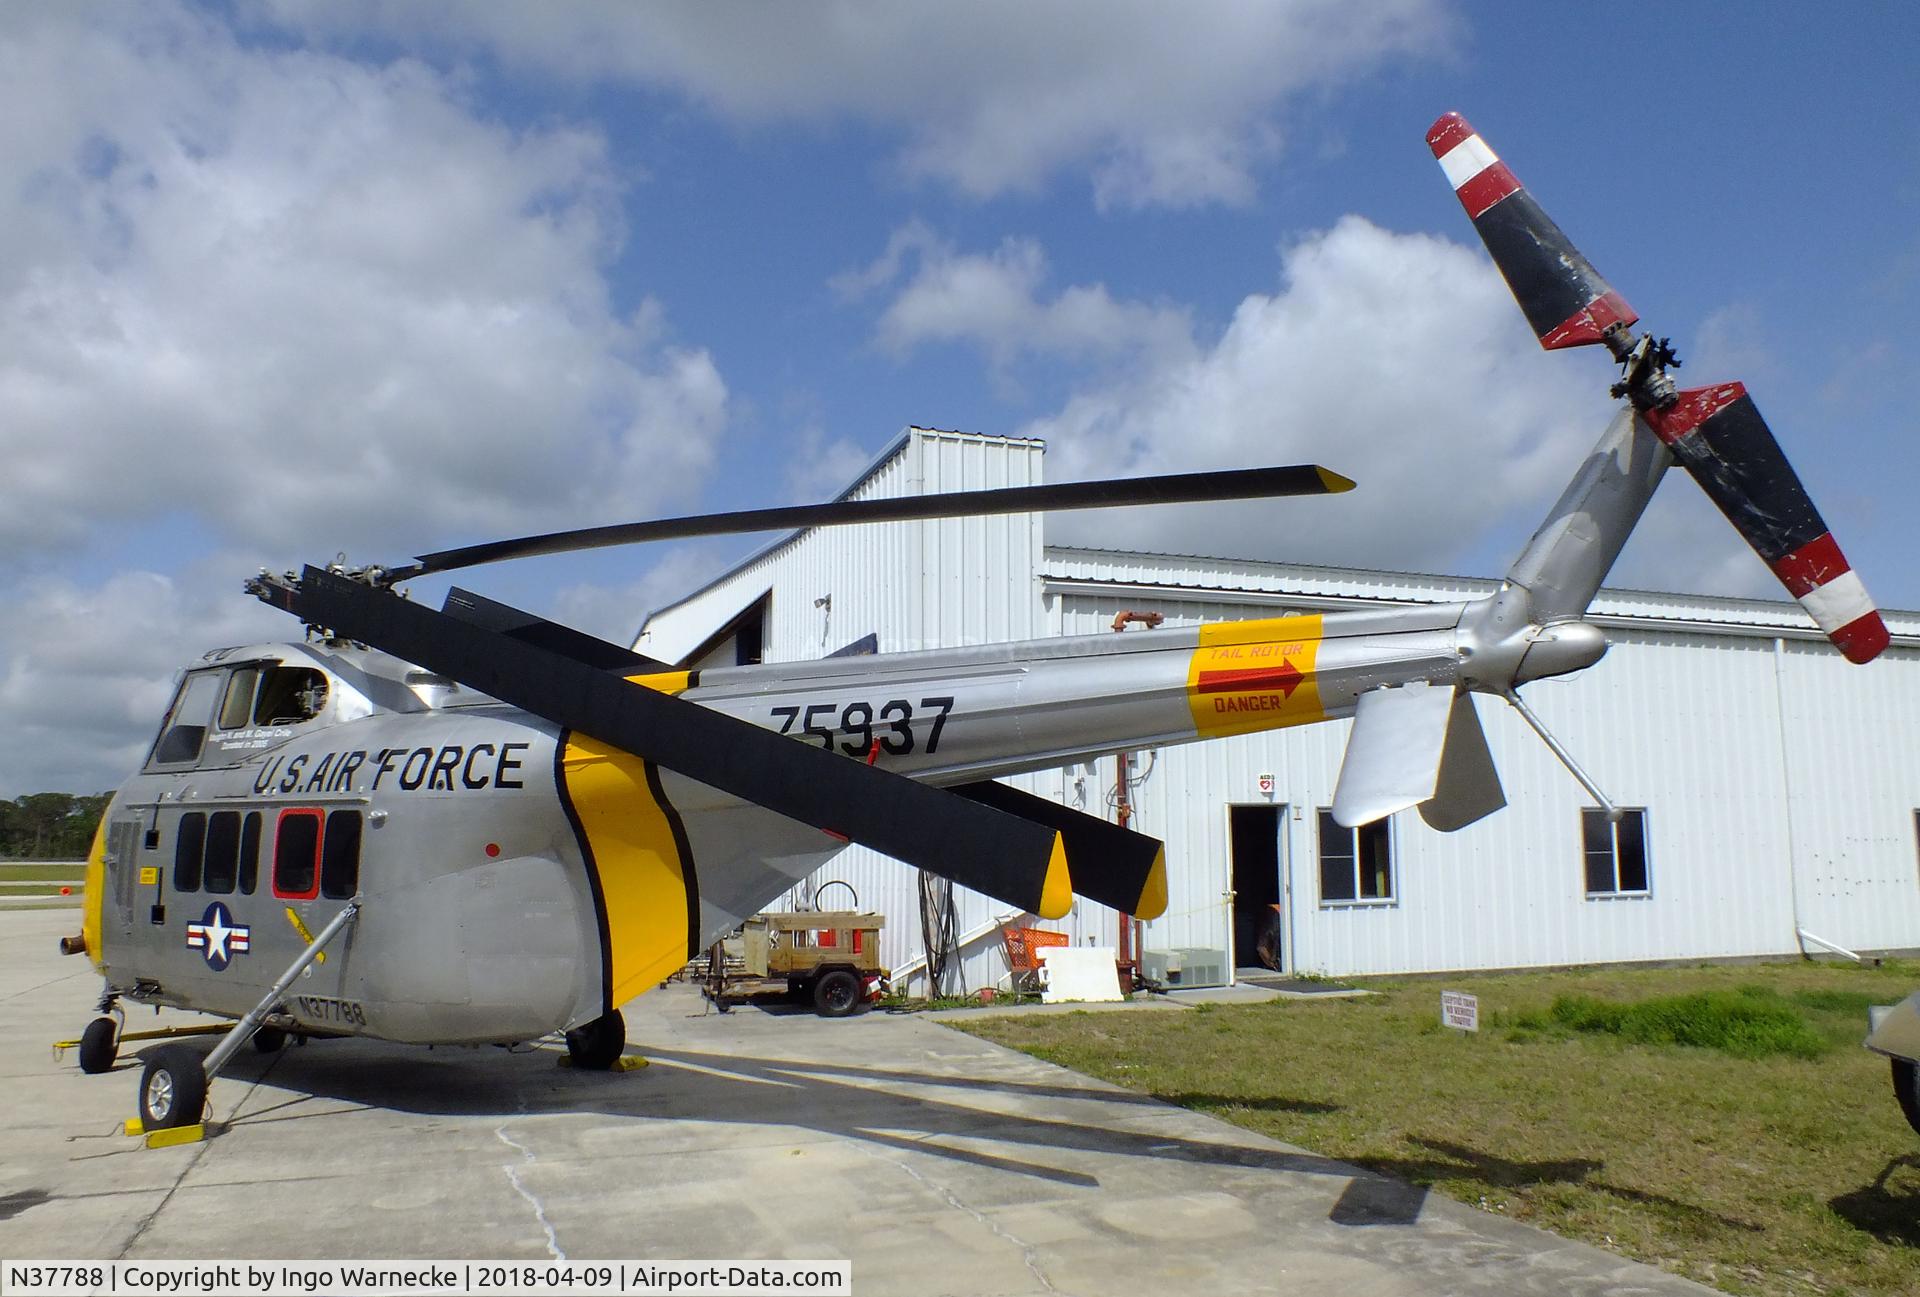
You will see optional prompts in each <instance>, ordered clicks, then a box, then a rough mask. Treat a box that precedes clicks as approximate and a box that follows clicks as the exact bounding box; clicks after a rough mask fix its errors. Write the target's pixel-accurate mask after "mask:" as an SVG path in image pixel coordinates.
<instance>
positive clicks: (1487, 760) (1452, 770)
mask: <svg viewBox="0 0 1920 1297" xmlns="http://www.w3.org/2000/svg"><path fill="white" fill-rule="evenodd" d="M1506 804H1507V795H1506V793H1505V791H1504V790H1502V789H1501V787H1500V772H1499V771H1498V770H1495V769H1494V766H1493V753H1492V752H1491V751H1489V750H1488V748H1487V734H1486V731H1485V730H1483V729H1481V728H1480V713H1479V712H1477V711H1475V710H1474V706H1473V695H1472V694H1470V693H1459V694H1456V695H1454V699H1453V711H1452V713H1451V715H1450V716H1449V717H1448V719H1447V742H1446V746H1445V747H1444V748H1443V749H1442V750H1441V753H1440V779H1439V782H1438V784H1437V785H1436V786H1435V787H1434V790H1433V796H1432V797H1430V798H1428V799H1427V800H1426V801H1424V802H1421V803H1420V818H1421V819H1423V820H1425V821H1426V822H1427V824H1428V825H1429V826H1430V827H1432V828H1436V829H1438V830H1440V832H1442V833H1452V832H1455V831H1456V830H1459V829H1464V828H1466V827H1467V825H1469V824H1472V823H1474V822H1476V821H1478V820H1483V819H1485V818H1486V817H1487V816H1489V815H1491V814H1493V813H1494V812H1495V811H1497V810H1499V809H1500V808H1501V807H1503V806H1505V805H1506Z"/></svg>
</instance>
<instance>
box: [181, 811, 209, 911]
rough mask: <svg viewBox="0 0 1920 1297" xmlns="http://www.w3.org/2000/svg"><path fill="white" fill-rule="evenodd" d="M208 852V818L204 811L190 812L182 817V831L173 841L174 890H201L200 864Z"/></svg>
mask: <svg viewBox="0 0 1920 1297" xmlns="http://www.w3.org/2000/svg"><path fill="white" fill-rule="evenodd" d="M206 850H207V817H206V813H205V812H204V811H188V812H187V813H186V814H185V815H182V816H181V817H180V831H179V833H178V835H177V836H175V838H174V840H173V890H174V891H176V892H197V891H199V890H200V864H201V861H202V860H203V859H204V858H205V856H206Z"/></svg>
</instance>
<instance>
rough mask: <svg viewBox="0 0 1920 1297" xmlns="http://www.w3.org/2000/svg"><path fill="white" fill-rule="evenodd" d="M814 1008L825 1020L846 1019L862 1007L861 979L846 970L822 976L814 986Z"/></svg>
mask: <svg viewBox="0 0 1920 1297" xmlns="http://www.w3.org/2000/svg"><path fill="white" fill-rule="evenodd" d="M813 1007H814V1008H815V1010H817V1011H818V1012H819V1014H820V1016H821V1017H823V1018H844V1017H846V1016H847V1015H848V1014H849V1013H852V1012H853V1011H854V1010H855V1009H857V1008H859V1007H860V978H859V977H858V976H857V975H855V974H854V973H852V972H850V971H848V970H847V969H844V968H835V969H832V970H830V971H828V972H825V973H822V974H820V978H819V980H818V981H816V982H815V983H814V984H813Z"/></svg>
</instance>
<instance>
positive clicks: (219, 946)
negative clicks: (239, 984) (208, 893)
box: [187, 901, 253, 973]
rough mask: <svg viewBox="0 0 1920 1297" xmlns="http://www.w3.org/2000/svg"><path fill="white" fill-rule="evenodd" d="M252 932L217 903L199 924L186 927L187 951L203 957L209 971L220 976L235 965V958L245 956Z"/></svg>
mask: <svg viewBox="0 0 1920 1297" xmlns="http://www.w3.org/2000/svg"><path fill="white" fill-rule="evenodd" d="M252 932H253V929H252V928H251V927H249V926H247V925H245V924H239V923H235V922H234V921H233V915H231V914H229V913H228V912H227V907H226V906H224V905H222V904H221V903H220V902H219V901H215V902H214V903H213V904H211V905H209V906H208V907H207V912H206V913H205V914H203V915H201V916H200V921H199V922H198V923H189V924H188V925H187V948H188V949H189V950H198V951H200V952H201V953H202V954H204V955H205V956H206V957H207V967H208V968H211V969H212V970H213V971H214V972H216V973H218V972H220V971H221V970H223V969H224V968H226V966H227V965H228V964H230V963H232V962H233V957H234V956H235V955H242V954H245V953H246V951H247V948H248V946H249V945H250V944H251V942H250V935H251V933H252Z"/></svg>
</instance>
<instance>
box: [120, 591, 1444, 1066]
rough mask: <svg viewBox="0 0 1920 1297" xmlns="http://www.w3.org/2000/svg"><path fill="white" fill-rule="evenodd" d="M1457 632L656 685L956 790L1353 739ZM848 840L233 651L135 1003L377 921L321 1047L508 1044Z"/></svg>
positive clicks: (185, 733) (1018, 647) (154, 854)
mask: <svg viewBox="0 0 1920 1297" xmlns="http://www.w3.org/2000/svg"><path fill="white" fill-rule="evenodd" d="M1462 611H1463V606H1462V605H1447V606H1440V607H1431V608H1417V609H1388V610H1382V611H1378V612H1360V613H1345V614H1339V615H1330V616H1325V617H1322V616H1319V615H1309V616H1299V617H1287V618H1278V619H1270V620H1264V621H1250V622H1236V623H1221V624H1214V625H1207V626H1200V627H1185V628H1177V629H1168V630H1156V631H1142V632H1135V633H1132V634H1128V635H1110V636H1093V637H1082V638H1063V639H1052V640H1037V641H1026V642H1021V643H1007V644H994V645H981V646H976V647H969V648H960V649H945V650H933V651H927V652H918V653H904V654H892V655H877V656H869V657H858V658H839V659H828V660H823V661H816V662H795V663H774V664H762V665H755V666H742V667H730V668H723V669H715V670H709V671H705V672H698V673H687V672H673V673H667V674H663V675H657V676H646V677H634V678H633V679H634V680H635V682H636V683H637V684H638V685H640V686H641V687H649V688H656V689H666V690H670V691H673V692H677V693H680V694H681V696H682V697H684V698H685V699H687V700H689V701H693V702H696V703H699V704H701V705H702V706H706V707H710V708H713V709H715V710H717V711H721V712H725V713H728V714H731V715H733V716H736V717H739V718H741V719H744V720H747V721H749V722H751V723H753V724H756V725H760V726H763V727H765V728H768V729H772V730H775V731H778V732H783V733H786V734H789V735H791V736H793V737H794V739H795V741H797V742H805V743H815V744H818V745H820V746H821V747H824V748H828V749H830V750H833V751H836V752H838V753H840V754H842V755H844V756H846V757H847V759H849V760H860V761H871V762H873V763H875V764H878V765H881V766H884V767H886V768H888V769H891V770H893V771H895V772H897V773H901V774H904V775H907V776H910V777H912V778H915V779H919V780H923V781H927V782H931V783H936V784H952V783H961V782H967V781H973V780H979V779H984V778H991V777H994V776H1000V775H1007V774H1015V773H1019V772H1022V771H1028V770H1036V769H1044V768H1048V767H1054V766H1059V765H1062V764H1066V763H1068V762H1071V761H1074V760H1076V759H1079V758H1082V757H1087V756H1091V755H1094V754H1098V753H1103V752H1108V751H1111V750H1113V749H1115V748H1119V747H1147V746H1155V745H1164V744H1173V743H1181V742H1188V741H1193V740H1196V739H1202V738H1212V737H1219V736H1224V735H1231V734H1242V733H1250V732H1253V731H1256V730H1265V729H1273V728H1278V727H1281V726H1288V725H1299V724H1309V723H1313V722H1316V721H1321V720H1326V719H1330V718H1334V717H1339V716H1345V715H1350V714H1351V713H1352V712H1353V710H1354V706H1355V702H1356V699H1357V698H1358V697H1359V695H1360V694H1361V693H1363V692H1365V691H1366V690H1368V689H1372V688H1376V687H1379V686H1381V685H1388V684H1393V683H1397V682H1401V681H1405V680H1409V679H1421V680H1427V681H1431V682H1434V683H1451V682H1452V681H1453V679H1454V678H1455V676H1456V673H1457V671H1458V657H1459V655H1458V652H1457V649H1456V642H1455V641H1456V627H1457V626H1458V624H1459V621H1460V618H1461V614H1462ZM844 846H845V843H844V842H843V841H842V840H840V839H838V838H835V837H833V836H832V835H830V834H827V833H823V832H821V831H819V830H816V829H813V828H810V827H808V826H805V825H801V824H798V823H796V822H794V821H791V820H788V819H785V818H783V817H781V816H779V815H776V814H774V813H772V812H770V811H767V810H765V809H763V808H761V807H759V806H756V805H754V804H752V803H751V802H747V801H743V800H741V799H739V798H737V797H734V796H731V795H728V794H725V793H721V792H719V791H717V790H715V789H713V788H710V787H708V786H705V785H702V784H698V783H695V782H693V781H692V780H690V779H687V778H684V777H682V776H680V775H677V774H675V773H674V772H672V771H670V770H665V769H661V768H659V767H657V766H656V765H654V764H653V763H650V762H647V761H643V760H641V759H640V758H638V757H634V756H631V755H629V754H627V753H624V752H621V751H618V750H615V749H611V748H608V747H606V746H605V745H602V744H599V743H597V742H596V741H594V740H592V739H590V738H588V737H586V736H584V735H579V734H575V733H572V732H569V731H562V730H560V729H559V728H557V727H556V726H554V725H552V724H551V723H549V722H546V721H544V720H541V719H539V718H537V717H533V716H530V715H528V714H527V713H524V712H521V711H519V710H516V709H514V708H511V707H507V706H505V705H503V704H501V703H498V702H496V701H494V700H491V699H488V698H485V697H482V696H480V695H477V694H474V693H472V692H471V691H468V690H463V689H461V688H460V687H458V686H457V685H454V684H453V683H452V682H450V681H446V680H444V679H441V678H439V677H435V676H432V675H430V674H428V673H425V672H422V671H420V670H418V669H416V668H413V667H411V666H410V665H409V664H407V663H404V662H400V661H399V660H397V659H394V658H391V657H388V656H386V655H384V654H380V653H376V652H372V651H370V650H367V649H364V648H360V647H357V646H354V645H349V644H342V643H337V642H326V643H315V644H306V645H270V646H256V647H251V648H243V649H232V650H224V651H221V652H219V653H214V654H209V655H208V656H207V658H206V659H205V660H203V662H202V663H200V664H197V665H196V666H194V667H193V668H191V669H190V670H189V671H188V672H187V673H186V674H185V676H184V678H183V680H182V682H181V685H180V688H179V691H178V693H177V694H176V697H175V701H174V704H173V706H172V707H171V708H170V709H169V715H168V717H167V720H166V722H165V723H164V724H163V726H162V731H161V733H160V734H159V735H158V736H157V737H156V740H155V744H154V748H153V751H152V754H151V755H150V757H149V760H148V761H147V763H146V766H145V768H144V769H143V770H142V771H141V773H140V774H138V775H136V776H135V777H134V778H133V779H131V780H130V781H129V782H128V783H127V784H126V785H125V786H124V787H123V788H122V789H121V790H120V791H119V793H118V794H117V795H116V796H115V798H114V800H113V803H112V805H111V807H110V808H109V811H108V814H107V817H106V820H105V823H104V825H103V829H102V835H101V839H100V841H99V842H98V843H97V844H96V847H95V853H94V861H93V868H92V869H90V871H89V886H88V896H87V901H86V914H87V934H86V935H87V938H88V942H87V944H88V949H89V952H90V954H91V955H92V957H93V958H94V960H95V962H96V964H97V965H98V966H99V967H100V969H101V971H102V973H103V974H104V976H105V977H106V979H107V982H108V986H109V988H110V989H111V990H113V991H115V992H116V993H119V994H123V995H127V996H129V997H131V998H135V999H140V1000H144V1001H150V1002H154V1003H162V1004H171V1005H177V1006H182V1007H190V1008H195V1009H200V1010H204V1011H208V1012H212V1013H217V1014H224V1015H232V1016H237V1015H239V1014H241V1013H243V1012H245V1011H246V1010H247V1009H249V1008H250V1007H252V1005H253V1004H254V1003H255V1002H256V1001H257V1000H258V999H259V998H260V996H261V995H262V994H263V993H264V991H265V990H266V988H267V987H269V986H270V985H271V983H272V982H273V980H274V978H275V977H276V976H277V975H278V974H279V973H280V972H282V971H283V970H284V969H285V968H286V967H287V966H288V965H289V964H290V963H291V962H292V961H293V959H294V958H295V957H296V956H297V955H298V954H299V953H300V951H301V950H302V949H303V948H304V947H305V945H306V944H307V942H308V940H310V938H311V934H313V933H315V932H318V931H319V930H320V929H321V928H322V926H324V924H325V923H326V922H327V920H328V919H330V918H331V917H332V916H333V915H334V914H336V913H337V912H338V911H339V910H340V909H341V908H342V907H343V906H344V905H345V904H346V903H347V901H348V900H349V899H350V898H351V897H352V896H354V895H356V894H358V895H360V896H361V897H362V898H363V905H362V908H361V911H360V913H359V915H358V917H357V919H356V921H355V922H354V924H353V925H352V927H351V928H350V929H349V930H348V931H347V933H346V934H345V935H344V936H343V937H341V938H340V939H339V940H338V941H336V942H335V943H334V945H333V947H332V948H331V949H330V950H329V951H328V952H327V958H326V959H325V961H324V962H320V963H316V964H315V965H314V966H313V967H311V968H310V969H309V970H308V971H307V972H306V973H305V974H303V975H302V976H301V978H300V979H299V980H297V981H296V982H295V984H294V986H293V988H292V990H291V992H290V993H289V994H288V996H287V997H286V998H285V1002H284V1004H283V1005H282V1006H281V1007H282V1010H283V1018H282V1020H283V1021H285V1022H286V1023H287V1025H289V1026H292V1027H294V1028H296V1029H300V1030H311V1031H338V1032H348V1033H353V1034H364V1035H371V1036H378V1037H383V1038H387V1039H394V1040H405V1041H415V1042H428V1043H433V1042H482V1041H494V1042H510V1041H520V1040H527V1039H531V1038H535V1037H538V1036H540V1035H543V1034H546V1033H548V1032H551V1031H554V1030H559V1029H563V1028H567V1027H571V1026H574V1025H577V1024H579V1023H581V1022H584V1021H587V1020H589V1019H591V1018H594V1017H596V1016H598V1015H599V1014H601V1013H604V1012H605V1011H607V1010H608V1009H610V1008H613V1007H617V1006H618V1005H619V1004H621V1003H624V1002H625V1001H626V1000H628V999H631V998H632V997H633V996H635V995H637V994H639V993H641V992H643V991H645V990H647V989H649V988H651V987H652V986H654V985H655V984H657V983H658V982H659V980H660V979H661V978H663V977H665V976H666V975H667V974H669V973H671V972H673V971H674V970H675V969H677V968H679V967H680V966H681V965H682V964H684V963H685V961H686V960H687V959H688V958H689V956H690V955H691V954H692V953H694V952H697V951H699V950H701V949H704V948H705V947H706V946H707V945H708V944H710V943H711V942H712V941H714V940H716V939H717V938H718V937H719V936H721V935H722V934H724V933H726V932H728V931H730V930H731V929H732V928H734V927H735V926H737V925H738V924H739V923H740V921H741V920H742V919H744V918H745V917H747V916H748V915H750V914H753V913H755V912H757V911H758V910H760V909H762V908H764V907H765V906H767V905H768V904H769V903H771V902H772V901H774V900H775V899H776V898H777V897H779V896H780V895H781V894H782V893H783V892H785V891H786V890H788V889H789V888H790V887H792V886H793V885H794V884H795V883H796V882H798V881H799V880H801V879H803V878H805V877H806V876H807V875H808V874H810V873H811V872H813V871H814V870H815V869H817V868H819V866H820V865H821V864H822V863H824V862H825V861H826V860H828V859H829V858H831V857H832V856H833V855H834V854H835V853H836V852H838V851H839V850H841V849H843V847H844Z"/></svg>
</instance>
